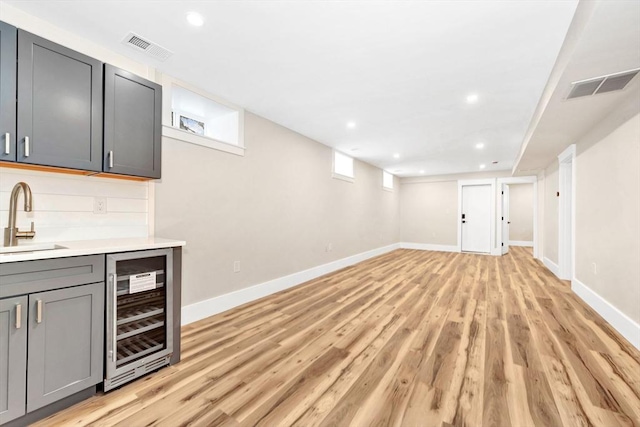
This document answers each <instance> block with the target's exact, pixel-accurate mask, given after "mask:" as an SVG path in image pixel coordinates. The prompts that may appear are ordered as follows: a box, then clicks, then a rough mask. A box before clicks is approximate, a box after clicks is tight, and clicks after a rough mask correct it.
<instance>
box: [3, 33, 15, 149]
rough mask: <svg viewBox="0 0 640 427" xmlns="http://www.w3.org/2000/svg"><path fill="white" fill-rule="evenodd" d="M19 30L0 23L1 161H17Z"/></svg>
mask: <svg viewBox="0 0 640 427" xmlns="http://www.w3.org/2000/svg"><path fill="white" fill-rule="evenodd" d="M16 35H17V30H16V28H15V27H12V26H11V25H9V24H5V23H4V22H1V21H0V160H3V161H15V160H16V67H17V64H16V58H17V57H16V49H17V46H18V45H17V41H16Z"/></svg>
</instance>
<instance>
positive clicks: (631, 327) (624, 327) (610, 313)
mask: <svg viewBox="0 0 640 427" xmlns="http://www.w3.org/2000/svg"><path fill="white" fill-rule="evenodd" d="M571 290H572V291H573V292H575V294H576V295H578V296H579V297H580V298H581V299H582V300H583V301H584V302H586V303H587V304H588V305H589V306H590V307H591V308H593V309H594V310H595V311H596V313H598V314H599V315H600V316H602V318H603V319H604V320H606V321H607V322H609V324H610V325H611V326H613V328H614V329H615V330H616V331H618V332H620V335H622V336H623V337H625V338H626V339H627V340H629V342H630V343H631V344H633V346H634V347H635V348H637V349H638V350H640V325H638V324H637V323H636V322H634V321H633V320H632V319H631V318H629V317H628V316H627V315H626V314H624V313H623V312H621V311H620V310H618V309H617V308H616V307H614V306H613V305H611V303H610V302H609V301H607V300H605V299H604V298H602V297H601V296H600V295H598V294H597V293H595V292H594V291H593V290H592V289H590V288H589V287H588V286H587V285H585V284H584V283H582V282H581V281H580V280H578V279H576V278H574V279H573V280H572V281H571Z"/></svg>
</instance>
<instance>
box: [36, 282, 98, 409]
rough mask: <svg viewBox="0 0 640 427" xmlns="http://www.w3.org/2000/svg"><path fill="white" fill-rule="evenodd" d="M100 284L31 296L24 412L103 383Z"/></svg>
mask: <svg viewBox="0 0 640 427" xmlns="http://www.w3.org/2000/svg"><path fill="white" fill-rule="evenodd" d="M104 292H105V291H104V283H94V284H91V285H83V286H77V287H73V288H65V289H59V290H55V291H49V292H42V293H38V294H30V295H29V361H28V372H29V375H28V379H27V412H31V411H33V410H35V409H38V408H41V407H43V406H46V405H48V404H50V403H53V402H55V401H56V400H60V399H62V398H64V397H66V396H69V395H72V394H74V393H76V392H79V391H82V390H84V389H86V388H88V387H91V386H93V385H95V384H97V383H99V382H100V381H102V374H103V369H102V367H103V358H104V355H103V341H104Z"/></svg>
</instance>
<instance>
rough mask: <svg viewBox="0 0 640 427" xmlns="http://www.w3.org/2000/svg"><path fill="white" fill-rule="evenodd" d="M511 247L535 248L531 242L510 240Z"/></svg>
mask: <svg viewBox="0 0 640 427" xmlns="http://www.w3.org/2000/svg"><path fill="white" fill-rule="evenodd" d="M509 246H527V247H529V248H532V247H533V241H530V240H509Z"/></svg>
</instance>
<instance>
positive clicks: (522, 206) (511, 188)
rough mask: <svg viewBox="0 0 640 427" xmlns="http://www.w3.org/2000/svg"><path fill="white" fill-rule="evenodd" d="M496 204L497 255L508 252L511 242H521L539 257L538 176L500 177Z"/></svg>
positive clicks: (521, 244) (513, 243)
mask: <svg viewBox="0 0 640 427" xmlns="http://www.w3.org/2000/svg"><path fill="white" fill-rule="evenodd" d="M497 205H498V210H499V211H498V215H497V220H496V222H497V227H496V231H497V233H496V234H497V236H496V241H497V246H498V251H497V255H504V254H506V253H508V252H509V249H510V247H511V246H522V247H525V248H527V251H528V250H531V254H532V255H533V257H534V258H539V252H538V249H539V248H538V178H537V177H535V176H522V177H510V178H498V203H497ZM528 248H531V249H528ZM519 251H520V252H522V250H519Z"/></svg>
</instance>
